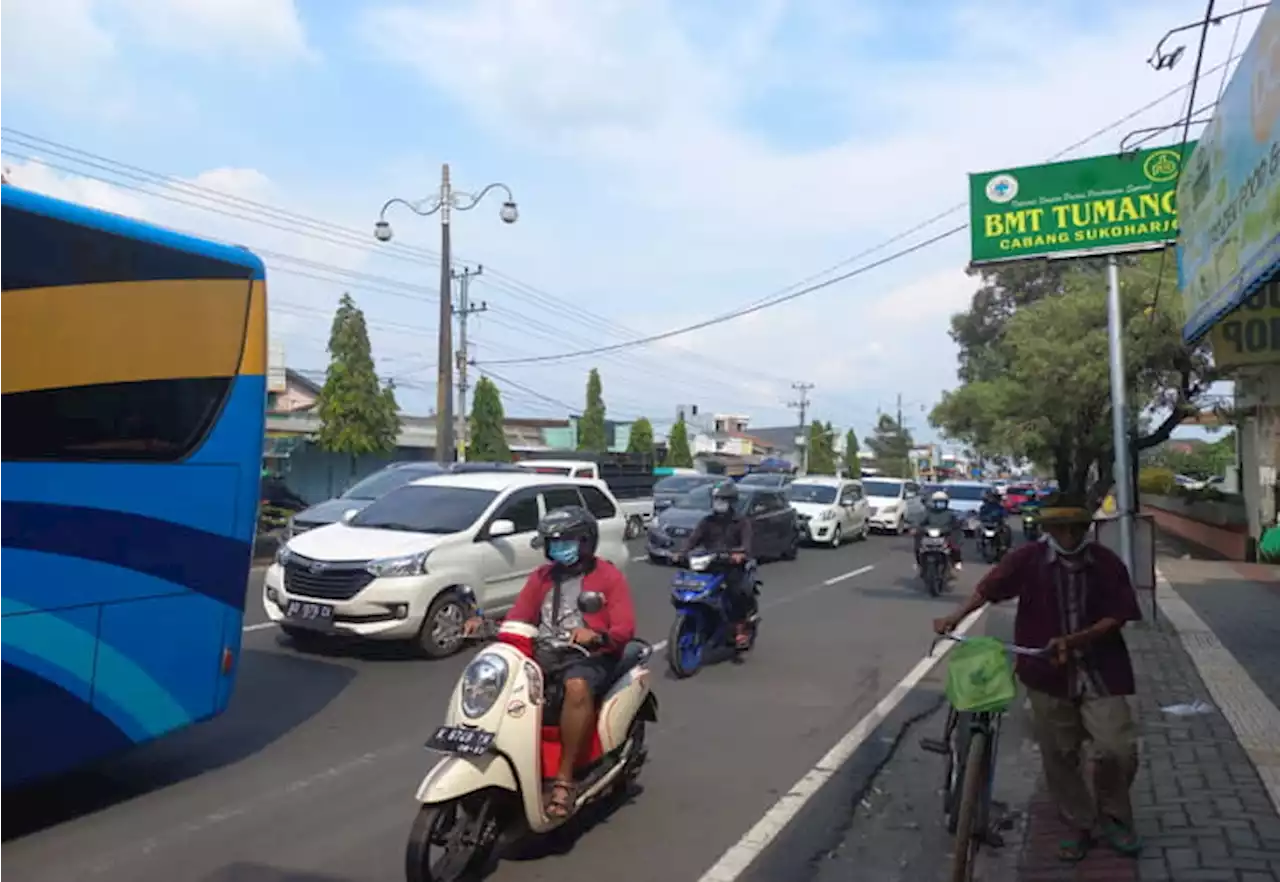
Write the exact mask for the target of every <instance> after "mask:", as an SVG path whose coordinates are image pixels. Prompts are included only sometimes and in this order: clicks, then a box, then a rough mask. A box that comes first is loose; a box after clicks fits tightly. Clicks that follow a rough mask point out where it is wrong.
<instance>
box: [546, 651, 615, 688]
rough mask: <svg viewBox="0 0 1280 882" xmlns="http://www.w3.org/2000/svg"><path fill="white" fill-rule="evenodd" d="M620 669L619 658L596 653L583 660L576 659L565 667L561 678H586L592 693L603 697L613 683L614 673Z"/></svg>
mask: <svg viewBox="0 0 1280 882" xmlns="http://www.w3.org/2000/svg"><path fill="white" fill-rule="evenodd" d="M617 669H618V659H617V658H616V657H615V656H612V655H606V654H596V655H593V656H591V658H584V659H583V660H582V661H575V662H574V663H573V664H571V665H569V667H567V668H565V669H564V672H563V673H562V674H561V675H560V678H561V680H563V681H565V682H568V681H569V680H585V681H586V682H587V687H588V688H589V689H590V690H591V694H592V695H594V696H595V697H596V698H601V697H603V695H604V694H605V692H606V691H607V690H608V688H609V686H610V685H612V683H613V673H614V671H616V670H617Z"/></svg>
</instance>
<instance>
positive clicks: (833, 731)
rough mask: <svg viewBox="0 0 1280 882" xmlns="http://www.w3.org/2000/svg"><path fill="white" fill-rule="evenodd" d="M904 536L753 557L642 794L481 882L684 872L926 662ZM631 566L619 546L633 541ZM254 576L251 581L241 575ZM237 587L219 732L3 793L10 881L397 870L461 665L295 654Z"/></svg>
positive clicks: (660, 610)
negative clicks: (738, 650)
mask: <svg viewBox="0 0 1280 882" xmlns="http://www.w3.org/2000/svg"><path fill="white" fill-rule="evenodd" d="M910 548H911V546H910V540H909V539H900V538H890V537H872V538H871V539H870V540H869V541H867V542H862V543H856V544H854V545H850V546H846V547H844V548H842V549H839V550H835V551H832V550H829V549H805V550H804V551H803V552H802V554H801V556H800V559H799V560H797V561H795V562H790V563H785V562H783V563H774V564H769V565H766V566H765V567H764V568H763V570H762V576H763V579H764V583H765V588H764V598H763V610H762V612H763V615H764V621H763V624H762V629H761V635H760V641H759V643H758V645H757V647H756V649H755V650H754V651H753V652H752V654H751V655H749V656H748V657H747V658H746V660H745V662H744V663H743V664H741V665H734V664H731V663H725V664H721V665H718V666H715V667H711V668H708V669H706V670H704V671H702V672H701V673H700V674H699V675H698V676H696V677H695V678H693V679H690V680H686V681H680V682H677V681H674V680H672V679H669V677H668V676H667V675H666V674H665V663H664V660H662V659H655V662H657V664H655V671H656V672H658V674H659V676H658V678H657V681H656V685H655V689H656V691H657V693H658V698H659V701H660V703H661V716H660V720H659V723H658V725H657V726H656V727H654V728H653V729H651V730H650V762H649V765H648V766H647V767H646V768H645V770H644V772H643V773H642V776H641V783H642V785H643V788H644V789H643V792H641V793H639V794H638V795H637V796H636V797H635V798H634V799H633V800H631V801H630V802H629V803H628V804H626V805H624V806H622V807H620V808H619V809H618V810H617V811H615V812H613V813H612V814H611V815H610V816H608V817H605V818H602V819H600V820H599V821H598V823H596V824H595V825H594V826H593V827H592V828H591V829H589V830H588V831H587V832H586V833H585V834H584V835H583V836H581V837H580V838H578V840H577V841H576V842H574V843H572V845H571V847H568V848H566V849H564V850H562V853H557V854H549V855H543V856H541V857H539V858H538V859H536V860H525V861H519V862H516V861H510V862H506V863H504V864H503V865H502V866H501V867H500V868H499V869H498V870H497V872H496V873H495V874H494V876H493V877H492V878H493V879H494V880H497V882H521V880H526V882H527V880H537V879H548V880H550V879H555V880H557V882H579V880H582V882H586V880H591V882H596V880H598V879H599V877H600V873H601V870H602V868H604V867H606V866H607V867H609V868H610V869H609V876H610V877H611V882H641V880H644V882H650V880H671V882H675V880H691V882H692V880H697V879H698V877H699V876H700V875H701V874H702V873H703V872H704V871H705V870H706V869H707V868H708V867H710V866H711V865H712V864H713V863H714V862H715V861H716V860H717V858H719V856H720V855H721V854H722V853H723V852H724V851H725V849H726V848H728V847H729V846H731V845H732V844H734V843H735V842H736V841H737V840H738V839H739V838H740V837H741V836H742V835H743V834H744V833H745V832H746V831H747V830H748V829H749V828H750V827H751V826H752V825H753V824H754V823H755V822H756V821H757V820H758V819H759V818H760V817H761V815H763V814H764V813H765V812H766V811H767V810H768V809H769V807H770V806H771V805H772V804H773V803H774V802H775V801H776V800H777V799H778V797H779V796H780V795H781V794H782V793H784V792H786V790H787V789H788V788H789V787H791V786H792V785H793V784H794V783H795V782H796V781H797V780H798V779H799V778H800V777H801V776H802V775H803V774H804V773H805V772H807V771H808V770H809V769H810V767H812V766H813V765H814V763H815V762H816V761H817V760H818V759H819V758H820V757H821V756H822V755H823V754H824V753H825V752H826V751H827V750H828V749H829V748H830V747H831V746H832V745H833V744H834V743H835V742H836V741H838V740H839V739H840V737H841V736H843V735H844V734H845V733H846V732H847V731H848V730H849V729H850V728H851V727H852V726H854V724H856V723H857V722H858V720H859V719H861V718H862V717H863V716H865V715H866V713H867V712H868V711H869V710H870V709H871V708H872V707H873V706H874V705H875V704H876V702H877V701H878V700H879V699H880V698H881V697H883V695H884V694H885V693H886V692H888V691H889V690H890V689H891V688H892V687H893V686H894V685H895V684H896V683H897V682H898V681H899V680H900V679H901V678H902V677H903V676H904V675H905V674H906V673H907V672H908V671H909V670H910V669H911V668H912V667H913V666H914V665H915V664H916V663H917V662H918V661H919V660H920V659H921V657H922V656H923V655H924V654H925V652H926V650H927V649H928V646H929V641H930V633H929V622H930V620H931V619H932V618H933V617H934V616H936V615H938V614H940V613H941V612H942V611H943V610H945V609H948V608H950V606H951V605H952V604H953V603H954V602H955V599H956V597H957V596H959V595H960V593H962V592H963V591H965V590H966V589H967V588H968V586H969V585H971V584H972V581H973V576H972V574H971V571H970V570H968V569H967V570H966V572H965V574H964V576H963V577H962V579H961V581H960V584H959V586H958V587H957V589H956V592H955V596H951V597H944V598H942V599H939V600H932V599H929V598H928V597H926V596H924V595H923V594H922V592H921V589H920V587H919V584H918V581H917V580H915V579H914V578H913V576H912V573H911V551H910ZM637 552H638V549H637ZM628 575H629V576H630V579H631V584H632V590H633V593H634V595H635V601H636V605H637V616H638V621H639V630H640V635H641V636H643V637H645V638H647V639H650V640H653V641H659V640H663V639H665V637H666V634H667V629H668V627H669V625H670V621H671V610H670V606H669V602H668V597H669V590H668V583H669V580H670V576H671V571H670V570H668V569H665V568H661V567H655V566H653V565H651V564H649V563H647V562H643V561H635V562H633V563H632V564H631V566H630V568H629V570H628ZM260 578H261V574H260V573H259V574H257V579H260ZM258 591H259V584H252V585H250V590H249V593H250V603H249V607H248V615H247V617H246V634H245V641H244V654H243V657H242V662H241V671H240V678H239V683H238V686H237V691H236V694H235V697H234V699H233V702H232V706H231V708H230V710H229V711H228V712H227V713H226V714H225V715H223V716H222V717H221V718H219V719H217V720H214V721H212V722H210V723H208V724H205V725H203V726H200V727H197V728H196V729H194V730H191V731H188V732H184V733H181V734H179V735H177V736H175V737H172V738H169V739H166V740H163V741H161V742H159V743H157V744H154V745H150V746H148V747H146V748H143V749H141V750H138V751H135V752H134V753H132V754H130V755H128V756H127V757H124V758H122V759H120V760H118V761H115V762H113V763H111V764H109V765H106V766H104V767H102V768H100V769H98V770H95V771H93V772H89V773H85V774H81V775H78V776H75V777H73V778H71V779H66V780H63V781H59V782H57V783H55V784H53V785H49V786H46V787H43V788H40V789H38V790H36V791H33V792H28V793H23V794H16V795H15V794H8V795H6V796H5V800H4V809H5V812H4V837H5V842H4V847H5V849H6V852H5V862H6V863H8V864H9V868H10V873H11V874H13V878H14V879H21V880H23V882H46V880H47V882H66V880H68V879H75V880H77V882H94V880H100V882H178V880H181V882H215V880H216V882H366V880H367V882H374V880H377V882H389V880H397V879H401V878H403V870H402V860H403V849H404V843H405V839H406V834H407V832H408V828H409V825H410V823H411V821H412V819H413V816H414V813H415V811H416V804H415V802H414V800H413V791H414V789H415V788H416V786H417V784H418V781H419V780H420V778H421V777H422V775H423V773H424V772H425V771H426V769H427V768H428V766H429V764H430V763H431V762H432V761H433V759H434V756H433V755H432V754H430V753H428V752H426V751H425V750H423V749H422V747H421V745H422V742H423V740H424V739H425V736H426V735H427V734H428V733H429V732H430V731H431V729H432V728H433V727H434V725H436V723H437V721H438V720H439V718H440V716H441V715H442V713H443V709H444V706H445V702H446V700H447V698H448V696H449V694H450V692H451V690H452V688H453V685H454V683H455V681H456V678H457V676H458V675H459V673H460V672H461V670H462V668H463V667H464V665H465V663H466V660H467V658H468V657H469V656H470V654H471V653H464V654H462V655H459V656H457V657H454V658H452V659H447V660H444V661H439V662H431V661H425V660H421V659H417V658H413V657H411V656H408V655H406V654H403V653H400V652H397V651H394V650H390V649H377V648H375V649H356V648H350V649H347V650H345V651H344V650H334V651H326V652H325V653H324V654H303V653H301V652H299V651H298V650H297V649H295V648H294V647H293V646H292V645H291V644H290V643H289V642H288V641H287V640H285V638H282V637H280V636H279V635H278V634H277V632H276V631H275V629H274V628H270V627H263V628H255V627H254V626H255V625H258V624H261V623H262V622H263V618H264V617H263V614H262V611H261V604H260V600H259V597H260V594H259V593H258Z"/></svg>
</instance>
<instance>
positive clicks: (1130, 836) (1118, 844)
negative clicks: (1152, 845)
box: [1102, 818, 1142, 857]
mask: <svg viewBox="0 0 1280 882" xmlns="http://www.w3.org/2000/svg"><path fill="white" fill-rule="evenodd" d="M1102 835H1103V836H1105V837H1106V840H1107V844H1108V845H1110V846H1111V847H1112V848H1113V849H1115V851H1116V852H1117V853H1118V854H1122V855H1124V856H1125V857H1137V855H1138V853H1139V852H1141V851H1142V839H1141V837H1139V836H1138V834H1137V833H1134V832H1133V831H1132V830H1130V829H1129V828H1128V827H1127V826H1126V825H1124V824H1122V823H1120V822H1119V821H1117V820H1115V819H1114V818H1113V819H1110V820H1107V821H1104V822H1103V824H1102Z"/></svg>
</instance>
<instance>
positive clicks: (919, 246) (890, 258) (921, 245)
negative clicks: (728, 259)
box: [485, 223, 969, 365]
mask: <svg viewBox="0 0 1280 882" xmlns="http://www.w3.org/2000/svg"><path fill="white" fill-rule="evenodd" d="M968 228H969V225H968V224H967V223H964V224H960V225H958V226H955V227H951V228H950V229H948V230H945V231H943V232H941V233H938V234H937V235H935V236H931V237H930V238H928V239H925V240H923V241H921V242H917V243H916V244H914V245H910V246H908V247H906V248H903V249H901V250H899V251H895V252H893V253H892V254H889V255H887V256H886V257H882V258H880V259H879V260H873V261H871V262H870V263H867V264H863V265H862V266H860V267H857V268H856V269H852V270H849V271H848V272H846V273H841V274H840V275H838V276H832V277H831V278H829V279H826V280H824V281H821V282H818V283H816V284H813V285H808V286H806V287H804V288H801V289H800V290H799V291H793V292H791V293H790V294H783V295H780V296H775V297H771V298H769V299H767V300H762V301H759V302H757V303H755V304H752V305H750V306H745V307H742V308H741V309H735V310H733V311H732V312H726V313H724V314H722V315H718V316H715V317H713V318H709V319H705V320H703V321H700V322H695V323H694V324H692V325H686V326H685V327H682V328H673V329H672V330H670V331H663V332H662V333H660V334H650V335H649V336H647V337H640V338H638V339H636V340H628V341H625V342H623V343H614V344H611V345H609V346H596V347H593V348H591V349H580V350H577V351H576V352H562V353H559V354H557V355H544V356H541V357H539V358H503V359H497V360H495V361H487V362H485V364H486V365H490V364H528V363H530V362H545V361H563V360H564V359H567V358H580V357H582V356H584V355H599V354H601V353H605V352H617V351H618V350H620V349H630V348H632V347H634V346H644V345H646V344H648V343H656V342H658V341H659V340H669V339H671V338H672V337H679V336H681V335H683V334H689V333H692V332H693V331H700V330H702V329H703V328H709V327H711V326H712V325H718V324H722V323H724V322H728V321H732V320H734V319H737V318H742V317H743V316H745V315H750V314H751V313H754V312H760V311H761V310H763V309H769V308H770V307H773V306H778V305H779V304H782V303H786V302H788V301H790V300H796V299H797V298H800V297H804V296H805V295H806V294H812V293H814V292H815V291H821V290H822V289H823V288H830V287H831V286H832V285H837V284H839V283H840V282H844V281H847V280H849V279H852V278H853V277H854V276H860V275H862V274H863V273H867V272H870V271H871V270H873V269H877V268H878V267H882V266H884V265H885V264H888V263H893V262H894V261H895V260H899V259H900V258H903V257H906V256H907V255H909V254H914V253H915V252H917V251H922V250H924V249H925V248H928V247H929V246H930V245H934V244H936V243H938V242H941V241H942V240H943V239H947V238H950V237H951V236H954V235H955V234H956V233H962V232H964V231H965V230H967V229H968Z"/></svg>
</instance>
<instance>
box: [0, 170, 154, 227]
mask: <svg viewBox="0 0 1280 882" xmlns="http://www.w3.org/2000/svg"><path fill="white" fill-rule="evenodd" d="M4 168H5V177H6V178H7V179H8V180H9V183H11V184H13V185H15V186H18V187H25V188H26V189H28V190H35V191H36V192H37V193H44V194H45V195H46V196H53V197H55V198H57V199H65V200H67V201H68V202H78V203H80V204H81V205H87V206H89V207H90V208H97V209H101V210H102V211H110V212H113V213H115V214H122V215H125V216H126V217H135V218H139V219H141V220H151V221H153V220H155V218H156V213H155V206H152V205H148V204H147V202H146V201H145V200H144V199H142V198H140V197H139V196H135V195H134V194H132V193H130V192H128V191H127V190H122V189H121V188H119V187H115V186H112V185H111V184H107V183H104V182H102V181H95V180H92V179H91V178H83V177H78V176H73V175H65V174H63V173H61V172H58V171H55V170H54V169H52V168H50V167H49V166H47V165H45V164H44V163H42V162H40V161H39V160H32V161H30V162H16V163H5V166H4Z"/></svg>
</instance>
